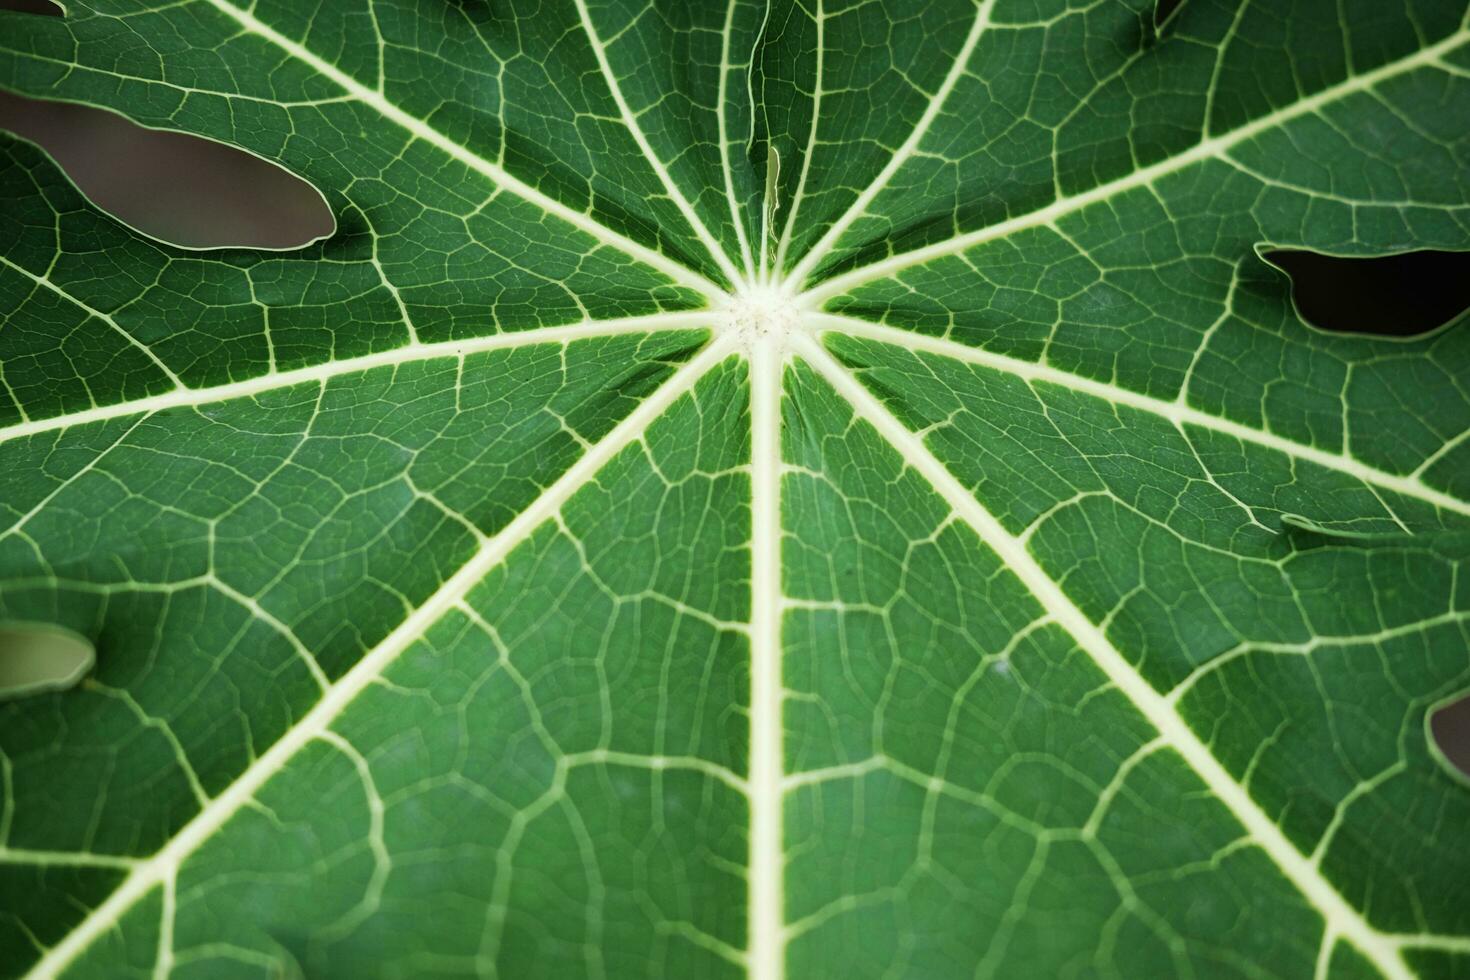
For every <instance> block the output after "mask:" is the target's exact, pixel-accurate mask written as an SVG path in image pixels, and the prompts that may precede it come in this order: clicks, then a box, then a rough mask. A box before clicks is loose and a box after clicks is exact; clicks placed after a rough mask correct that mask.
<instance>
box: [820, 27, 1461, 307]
mask: <svg viewBox="0 0 1470 980" xmlns="http://www.w3.org/2000/svg"><path fill="white" fill-rule="evenodd" d="M1467 37H1470V33H1467V32H1466V30H1465V29H1463V28H1462V29H1460V30H1457V31H1455V32H1454V33H1453V34H1451V35H1450V36H1449V37H1446V38H1445V39H1444V40H1442V41H1439V42H1437V43H1435V44H1433V45H1430V46H1429V47H1427V48H1423V49H1421V50H1419V51H1416V52H1415V53H1414V54H1412V55H1409V56H1407V57H1404V58H1400V59H1398V60H1397V61H1390V62H1388V63H1387V64H1385V65H1380V66H1379V67H1377V68H1375V69H1373V70H1372V71H1368V72H1364V73H1363V74H1361V75H1354V76H1353V77H1351V78H1349V79H1346V80H1345V81H1342V82H1338V83H1337V84H1336V85H1332V86H1329V87H1327V88H1325V89H1323V90H1322V91H1320V92H1318V93H1317V94H1315V95H1311V96H1308V97H1307V98H1305V99H1302V100H1301V101H1300V102H1294V103H1292V104H1291V105H1290V106H1287V107H1286V108H1283V109H1278V110H1276V111H1275V112H1271V113H1268V114H1266V115H1264V116H1262V117H1260V118H1259V119H1256V120H1253V121H1252V122H1249V123H1246V124H1245V125H1244V126H1240V127H1238V128H1236V129H1233V130H1230V131H1229V132H1226V133H1222V134H1221V135H1219V136H1214V137H1209V138H1207V139H1204V140H1201V141H1200V142H1199V143H1196V144H1195V145H1194V146H1192V147H1190V148H1189V149H1188V150H1185V151H1184V152H1183V153H1179V154H1176V155H1174V156H1171V157H1167V158H1165V159H1163V160H1160V161H1159V162H1158V163H1155V164H1151V165H1150V166H1147V167H1144V168H1142V169H1140V170H1135V171H1133V172H1132V173H1130V174H1128V175H1126V176H1124V177H1119V178H1117V179H1116V180H1111V181H1108V182H1107V183H1105V184H1099V185H1098V186H1096V187H1094V188H1092V189H1091V190H1087V191H1083V192H1082V193H1079V194H1073V195H1071V196H1069V197H1061V198H1058V199H1057V200H1055V201H1053V202H1052V203H1051V204H1049V205H1047V206H1046V207H1044V208H1040V209H1038V210H1036V211H1031V212H1028V213H1026V214H1021V215H1017V216H1016V217H1014V218H1011V219H1009V220H1007V221H1002V222H1000V223H998V224H994V225H989V226H987V227H984V228H977V229H976V230H974V231H972V232H968V233H967V234H963V235H957V236H955V237H954V238H950V239H946V240H945V241H942V242H935V243H934V244H933V245H928V246H925V247H923V248H917V249H914V250H912V251H909V252H900V253H899V254H897V255H894V256H892V257H891V258H888V259H884V260H882V261H879V262H874V263H871V264H869V265H864V266H859V267H858V268H856V269H852V270H851V271H849V272H845V273H843V274H841V275H838V276H834V277H833V278H831V279H828V280H826V281H824V282H820V283H817V284H816V285H814V286H812V287H811V288H810V289H807V290H805V291H804V292H802V293H801V296H802V297H803V298H804V299H805V300H807V301H808V302H810V303H811V304H813V305H817V304H821V303H824V302H826V301H827V300H828V299H831V298H832V297H833V296H836V295H838V294H840V293H843V292H845V291H847V290H849V289H852V288H854V287H857V286H861V285H862V284H864V283H867V282H871V281H873V280H875V279H880V278H883V277H885V276H891V275H894V274H895V273H898V272H902V271H903V270H904V269H908V268H911V267H913V266H916V265H922V264H924V263H925V262H929V261H931V260H933V259H937V258H943V257H944V256H948V255H957V254H959V253H961V252H964V251H966V250H967V249H970V248H973V247H975V246H976V245H980V244H983V243H985V242H988V241H992V240H994V239H997V238H1003V237H1005V236H1006V235H1012V234H1015V233H1016V232H1018V231H1023V230H1025V229H1028V228H1037V227H1041V226H1044V225H1050V224H1054V223H1055V222H1057V221H1058V220H1060V219H1061V218H1062V217H1064V216H1066V215H1068V214H1071V213H1073V212H1075V211H1080V210H1081V209H1083V208H1085V207H1088V206H1089V205H1092V204H1097V203H1098V202H1100V201H1104V200H1106V199H1108V198H1110V197H1113V196H1114V195H1117V194H1122V193H1125V192H1127V191H1130V190H1133V189H1135V188H1138V187H1144V186H1148V185H1151V184H1153V183H1154V182H1155V181H1157V180H1159V179H1160V178H1161V177H1164V176H1167V175H1168V174H1171V173H1174V172H1175V171H1179V170H1183V169H1185V168H1186V167H1190V166H1193V165H1194V164H1196V163H1201V162H1204V161H1205V160H1209V159H1213V158H1216V157H1219V156H1222V155H1223V154H1224V153H1225V152H1226V151H1227V150H1229V149H1230V148H1231V147H1233V146H1235V145H1236V144H1238V143H1243V142H1245V141H1246V140H1249V139H1252V138H1253V137H1256V136H1259V135H1260V134H1262V133H1263V132H1265V131H1267V130H1269V129H1271V128H1273V127H1276V126H1280V125H1283V124H1285V123H1287V122H1290V121H1292V120H1293V119H1296V118H1298V117H1299V116H1303V115H1306V114H1307V113H1309V112H1313V111H1315V110H1317V109H1320V108H1322V107H1323V106H1325V105H1327V104H1328V103H1330V102H1334V101H1336V100H1337V99H1340V98H1343V97H1345V96H1348V95H1352V94H1353V93H1355V92H1362V91H1366V90H1368V89H1371V88H1372V87H1373V86H1374V85H1377V84H1378V83H1379V82H1382V81H1384V80H1385V79H1388V78H1392V77H1393V76H1394V75H1398V74H1401V73H1402V72H1405V71H1410V70H1412V69H1414V68H1421V67H1424V66H1425V65H1429V64H1433V63H1435V62H1438V61H1439V60H1440V59H1441V58H1443V57H1444V56H1445V55H1446V54H1448V53H1450V52H1451V51H1453V50H1454V49H1455V48H1457V47H1459V46H1460V45H1462V44H1464V43H1465V42H1466V40H1467ZM881 189H882V188H881V187H880V188H879V190H881ZM1363 203H1364V204H1372V203H1374V202H1372V201H1365V202H1363ZM831 244H832V245H833V246H835V245H836V244H837V242H836V240H835V239H834V240H833V241H832V243H831ZM815 252H816V250H815V249H813V253H815ZM825 257H826V253H825V252H824V253H823V254H821V255H816V256H815V257H813V255H808V257H807V259H806V260H804V261H803V263H802V265H801V266H800V267H799V268H800V269H802V271H803V276H802V278H803V279H804V278H805V277H806V276H809V275H810V274H811V273H812V272H813V271H814V270H815V268H816V265H817V264H818V263H820V262H821V261H822V259H824V258H825ZM803 284H804V283H803V282H801V281H795V282H794V283H793V285H794V286H795V287H796V288H798V289H800V287H801V286H802V285H803Z"/></svg>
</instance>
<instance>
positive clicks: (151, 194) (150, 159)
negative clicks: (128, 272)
mask: <svg viewBox="0 0 1470 980" xmlns="http://www.w3.org/2000/svg"><path fill="white" fill-rule="evenodd" d="M0 129H7V130H9V131H11V132H13V133H16V134H18V135H20V136H24V137H25V138H27V139H29V140H31V141H33V142H35V143H37V144H39V145H40V146H41V147H43V148H44V149H45V150H46V151H47V152H49V153H50V154H51V156H52V157H54V158H55V159H56V162H57V163H58V164H60V165H61V169H63V170H64V171H66V174H67V176H69V177H70V178H71V179H72V181H73V182H74V183H76V185H77V186H78V187H80V188H81V189H82V192H83V193H84V194H86V195H87V197H88V198H90V199H91V200H92V202H93V203H94V204H96V205H97V206H98V207H99V208H101V209H102V210H104V211H106V212H107V213H109V214H111V215H112V216H113V217H115V218H117V219H118V220H119V221H122V222H123V223H125V224H127V225H129V226H131V227H133V228H135V229H137V230H138V231H140V232H142V233H143V234H145V235H149V236H151V237H153V238H157V239H159V240H161V241H164V242H167V243H168V244H171V245H177V246H180V247H183V248H264V249H293V248H300V247H301V246H303V245H307V244H309V243H311V242H313V241H316V240H317V239H320V238H325V237H327V236H328V235H331V234H332V233H333V231H334V230H335V229H336V221H335V220H334V219H333V217H332V212H331V210H330V209H329V208H328V207H327V203H326V201H324V200H322V196H321V194H319V193H317V190H316V188H315V187H313V186H312V185H311V184H308V183H307V182H306V181H304V180H302V179H301V178H299V177H297V176H295V175H294V174H291V173H288V172H287V171H285V170H283V169H281V168H280V167H278V166H276V165H275V164H273V163H271V162H269V161H268V160H263V159H261V158H260V157H257V156H255V155H253V154H251V153H247V152H245V151H244V150H239V149H236V148H235V147H232V146H226V145H224V144H223V143H216V142H214V141H213V140H208V139H204V138H203V137H199V136H189V135H187V134H184V133H171V132H164V131H162V130H156V129H145V128H144V127H142V126H139V125H137V124H136V123H133V122H130V121H129V120H127V119H124V118H123V117H122V116H119V115H116V114H115V113H112V112H107V111H105V110H103V109H97V108H94V107H92V106H84V105H73V104H70V103H64V102H46V101H40V100H37V99H28V98H24V97H22V96H17V95H12V94H10V93H7V92H0Z"/></svg>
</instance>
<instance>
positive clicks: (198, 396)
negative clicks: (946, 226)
mask: <svg viewBox="0 0 1470 980" xmlns="http://www.w3.org/2000/svg"><path fill="white" fill-rule="evenodd" d="M719 318H720V314H718V313H715V312H701V311H691V312H687V313H654V314H651V315H648V316H634V317H626V318H621V319H617V320H587V321H585V322H582V323H569V324H566V325H565V326H560V327H542V328H540V329H537V330H523V331H518V332H515V333H497V334H491V335H489V336H487V337H476V338H473V339H470V340H446V341H441V342H437V343H429V344H409V345H407V346H405V347H395V348H393V349H391V350H385V351H379V352H378V353H376V354H364V355H362V356H360V357H346V358H343V359H341V360H338V361H327V362H325V363H323V364H313V365H310V366H308V367H302V368H292V369H291V370H289V371H272V372H269V373H266V374H262V375H258V376H256V377H254V378H247V379H246V380H244V381H231V382H229V383H228V384H222V385H214V386H211V387H208V388H183V389H179V390H176V391H169V392H165V393H164V394H161V395H151V396H149V397H147V398H134V399H131V400H129V401H122V402H114V403H112V404H110V405H99V406H98V407H96V408H89V409H84V410H82V411H80V412H71V413H69V414H66V415H57V416H53V417H51V418H46V419H36V420H33V421H27V422H18V423H16V424H15V425H10V426H3V427H0V443H4V442H6V441H8V440H10V439H17V438H20V437H21V436H30V435H35V434H37V433H39V432H52V431H55V430H57V429H69V428H71V427H73V426H77V425H86V424H87V423H89V422H102V421H106V420H107V419H115V418H121V417H123V416H127V415H136V414H148V413H151V412H159V411H162V410H164V409H166V408H181V407H186V406H192V405H207V404H211V403H213V402H222V401H228V400H229V399H231V398H252V397H254V396H256V395H259V394H263V393H265V392H267V391H274V390H276V389H278V388H289V387H291V386H292V385H298V384H307V383H310V382H323V381H330V380H331V379H333V378H337V377H340V376H342V375H346V374H352V373H354V372H357V371H367V370H370V369H372V368H378V367H392V366H396V365H399V364H411V363H413V362H414V361H425V360H430V359H432V358H436V357H465V356H467V355H470V354H477V353H480V352H481V351H489V350H505V349H509V348H515V347H530V346H533V345H536V344H567V343H571V342H572V341H574V340H586V339H590V338H595V337H615V336H621V335H623V334H630V333H644V332H647V333H653V332H655V331H660V330H685V329H697V328H700V327H709V326H712V325H713V324H714V323H716V322H717V321H718V320H719Z"/></svg>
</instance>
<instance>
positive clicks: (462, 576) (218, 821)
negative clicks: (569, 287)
mask: <svg viewBox="0 0 1470 980" xmlns="http://www.w3.org/2000/svg"><path fill="white" fill-rule="evenodd" d="M733 346H734V342H733V338H722V339H721V340H717V341H716V342H714V343H712V344H710V345H709V346H708V347H706V348H705V350H704V351H703V352H701V353H700V355H699V356H698V357H696V358H695V359H694V360H692V361H690V362H689V363H688V364H686V365H685V366H684V367H682V368H680V369H679V371H677V372H676V373H675V374H674V376H673V377H671V378H670V379H669V380H668V381H666V382H664V384H663V385H662V386H661V387H660V388H659V389H658V390H657V391H655V392H654V393H653V394H651V395H649V396H648V397H647V398H646V399H645V400H644V401H643V402H642V403H641V404H639V405H638V407H637V408H636V409H634V410H633V412H632V413H630V414H629V415H628V416H627V418H625V419H623V421H622V422H620V423H619V424H618V425H617V426H616V427H614V428H613V430H612V431H611V432H609V433H608V434H607V435H606V436H604V437H603V438H602V440H601V441H599V442H598V443H597V444H596V445H594V446H593V447H592V448H591V449H590V450H588V451H587V452H586V453H584V454H583V455H582V457H581V458H580V459H578V460H577V462H576V463H574V464H573V465H572V466H571V467H570V468H569V469H568V470H567V471H566V472H565V473H563V474H562V476H561V477H560V478H559V479H558V480H556V482H554V483H553V484H551V486H549V487H548V488H547V489H546V490H545V491H544V492H543V493H542V494H541V496H539V497H537V498H536V500H535V501H533V502H532V503H531V505H530V506H529V507H527V508H526V509H525V510H523V511H522V512H521V513H520V514H518V515H517V516H516V517H515V519H514V520H512V521H511V522H510V523H509V524H507V525H506V526H505V527H504V528H503V529H502V530H501V531H500V532H499V533H498V534H496V535H495V536H494V537H492V538H490V539H489V540H487V541H486V542H485V543H484V544H483V545H482V546H481V548H480V550H479V551H478V552H476V554H475V555H474V556H473V557H472V558H470V560H469V561H468V562H466V563H465V564H464V565H463V566H461V567H460V569H459V570H458V571H457V572H455V573H454V574H453V575H452V576H450V577H449V578H448V579H447V580H445V582H444V584H443V585H441V586H440V587H439V588H438V590H436V591H435V592H434V594H433V595H431V596H430V597H429V598H428V600H427V601H425V602H424V603H423V604H422V605H421V606H419V607H418V608H417V609H415V610H414V611H413V613H412V614H410V615H409V616H408V618H406V619H405V620H404V621H403V622H402V623H401V624H399V626H398V628H397V629H395V630H394V631H393V632H392V633H389V634H388V636H387V637H385V638H384V639H383V641H382V642H381V643H379V644H378V645H377V646H375V647H374V648H373V649H372V650H370V651H368V653H367V654H366V655H365V656H364V657H363V658H362V659H361V660H359V661H358V662H357V663H356V664H355V665H354V666H353V668H352V669H351V670H349V671H348V672H347V673H346V674H344V675H343V676H342V678H341V679H340V680H338V681H337V682H336V683H335V684H333V685H332V686H331V687H330V688H329V689H328V690H327V691H326V693H325V694H323V696H322V698H321V700H319V701H317V702H316V704H315V705H314V706H313V707H312V708H311V710H310V711H308V712H307V713H306V714H305V715H303V716H302V717H301V719H300V720H299V721H297V722H296V724H295V725H293V726H292V727H291V728H290V729H289V730H288V731H287V732H286V733H285V734H284V735H283V736H281V738H280V739H279V740H278V741H277V742H276V743H275V744H274V745H272V746H271V747H270V748H269V749H268V750H267V751H266V752H265V753H264V754H263V755H261V756H260V757H259V758H257V759H256V760H255V762H253V763H252V764H251V765H250V766H249V767H248V768H246V769H245V770H244V772H242V773H241V774H240V775H239V776H238V777H236V779H235V781H234V782H232V783H231V784H230V785H229V786H228V787H226V788H225V790H224V791H223V792H221V793H220V794H219V795H217V796H215V797H214V798H213V799H212V800H211V801H210V802H209V803H208V804H207V805H206V806H205V807H204V808H203V809H201V810H200V811H199V812H198V813H197V814H196V815H195V816H194V818H193V819H192V820H190V821H189V822H188V823H187V824H185V825H184V827H183V828H182V829H181V830H180V831H179V832H178V833H177V834H175V835H174V836H173V837H172V838H171V839H170V840H169V842H168V843H167V844H166V845H165V846H164V847H163V848H162V849H161V850H159V851H158V852H157V853H156V854H154V855H153V856H152V857H149V858H147V859H145V860H142V861H139V862H138V863H137V864H135V865H133V866H132V870H131V871H130V872H129V873H128V875H127V877H126V878H124V879H123V881H122V884H120V885H119V886H118V887H117V889H116V890H115V891H113V892H112V894H111V895H109V896H108V897H107V899H106V900H105V901H104V902H102V904H100V905H98V906H97V907H96V908H95V909H93V910H92V912H91V913H90V914H89V915H88V916H87V917H86V918H85V919H83V920H82V921H81V923H80V924H79V925H78V926H77V927H76V928H75V929H73V930H72V931H71V932H70V933H68V934H67V935H66V937H65V938H63V939H62V940H61V941H60V942H59V943H57V944H56V945H55V946H53V947H51V949H50V950H48V951H47V953H46V955H45V956H43V957H42V958H41V959H40V960H39V961H38V962H37V963H36V964H35V965H34V966H33V967H32V969H31V971H30V973H29V974H28V977H29V978H31V980H43V978H50V977H54V976H56V975H57V974H58V973H60V972H61V971H62V970H63V969H65V968H66V966H67V965H68V964H70V963H71V962H72V961H73V960H75V959H76V957H77V956H79V955H80V954H81V953H82V952H83V951H84V950H85V949H86V948H87V947H88V946H89V945H90V944H91V943H92V942H93V941H94V940H96V939H97V938H98V937H99V936H101V935H102V934H103V933H105V932H107V931H108V930H109V929H111V928H113V927H114V926H115V925H116V924H117V923H118V921H119V920H120V919H121V918H122V916H123V914H124V913H126V912H127V911H128V910H129V909H130V908H132V906H133V905H134V904H135V903H137V902H138V901H139V900H140V899H142V898H143V897H144V896H146V895H147V894H148V893H149V892H150V891H152V890H153V889H154V888H155V887H157V886H159V885H160V884H162V883H163V882H165V881H168V880H170V879H171V878H172V877H173V875H174V874H176V873H177V871H178V868H179V866H180V865H181V864H182V863H183V862H184V861H185V860H186V859H187V858H188V857H189V855H191V854H192V853H194V852H195V851H196V850H198V848H199V847H201V846H202V845H203V844H205V843H206V842H207V841H208V840H209V839H210V837H212V836H213V835H214V834H215V833H216V832H217V831H219V829H220V828H221V827H223V826H224V825H225V824H226V823H227V822H228V821H229V819H230V818H231V817H232V816H234V815H235V813H237V812H238V811H239V810H240V809H241V808H242V807H244V806H245V805H246V804H247V803H249V802H250V800H251V799H252V798H253V797H254V796H255V794H256V793H257V792H258V791H259V790H260V788H261V787H262V786H264V785H265V783H266V782H267V781H268V780H269V779H270V778H271V777H272V776H274V775H275V774H276V773H278V772H280V771H281V770H282V769H284V768H285V766H286V765H287V763H289V762H290V760H291V759H292V757H293V756H295V755H296V754H297V753H298V752H299V751H301V750H302V749H303V748H304V747H305V746H307V745H308V744H310V743H311V742H312V741H314V740H315V739H317V738H318V737H320V736H321V735H322V733H324V732H327V731H329V729H330V726H331V724H332V722H333V721H334V720H335V719H336V718H337V716H338V715H340V714H341V713H342V711H343V710H344V709H345V708H346V707H347V706H348V705H349V704H350V703H351V702H352V700H353V699H354V698H355V697H357V695H358V694H359V693H360V692H361V691H362V690H363V689H365V688H366V687H367V686H368V685H369V684H371V683H372V682H373V681H374V680H375V679H376V678H378V677H380V676H381V675H382V673H383V671H384V670H386V669H387V668H388V666H389V665H391V664H392V663H393V662H394V661H395V660H396V659H397V658H398V656H399V655H400V654H402V653H403V652H404V651H405V650H407V649H408V648H409V647H410V646H412V645H413V643H414V642H415V641H416V640H418V639H419V638H420V637H421V636H422V635H423V634H424V632H425V631H426V630H427V629H428V628H429V627H430V626H431V625H432V624H433V623H434V622H435V621H436V620H437V619H438V618H439V617H440V616H441V615H443V614H444V613H445V612H446V611H447V610H448V609H449V608H450V607H451V606H453V605H454V604H455V603H456V602H457V601H458V600H459V599H460V598H461V597H463V596H464V595H465V593H466V592H468V591H469V590H470V589H471V588H473V587H474V586H475V584H476V583H478V582H479V581H480V580H481V579H483V578H484V577H485V575H486V574H487V573H488V572H489V571H490V570H491V569H492V568H494V567H495V566H496V565H498V564H500V562H502V561H503V560H504V559H505V558H506V556H507V555H508V554H509V553H510V552H511V550H512V549H513V548H515V546H516V545H518V544H519V543H521V541H523V540H524V539H525V538H526V537H527V536H529V535H530V534H531V532H532V531H534V530H535V529H536V528H538V527H540V526H541V525H542V524H543V523H544V522H546V521H547V520H549V519H550V518H552V517H553V516H554V515H555V514H556V513H557V512H558V511H559V510H560V509H561V507H562V506H563V505H564V504H565V503H566V501H567V500H568V499H570V498H571V496H572V494H574V493H575V492H576V491H577V490H578V489H579V488H581V487H582V486H583V485H584V484H585V483H587V482H588V481H589V480H591V479H592V478H593V477H594V476H595V475H596V473H597V471H598V470H600V469H601V468H602V466H603V465H604V464H605V463H607V462H608V461H609V460H611V459H612V458H613V457H614V456H615V455H617V453H619V452H620V451H621V450H622V449H624V448H625V447H626V446H628V445H629V444H630V443H632V442H633V441H634V440H636V439H637V438H639V437H640V436H641V435H642V433H643V432H644V430H646V429H647V427H648V426H649V424H651V423H652V422H653V420H654V419H655V418H657V417H658V416H659V415H661V414H662V413H663V411H664V410H665V409H666V408H668V407H669V405H671V404H672V403H673V402H674V400H675V399H676V398H678V397H679V396H680V395H682V394H683V393H684V392H686V391H688V390H689V389H690V388H692V387H693V385H694V383H695V382H696V381H698V380H699V378H700V377H702V376H703V375H704V374H705V373H706V372H708V371H709V370H710V369H711V368H712V367H714V366H715V365H716V364H718V363H719V362H720V361H721V360H723V359H724V358H725V357H726V356H727V355H728V354H730V352H731V351H732V349H733Z"/></svg>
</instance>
